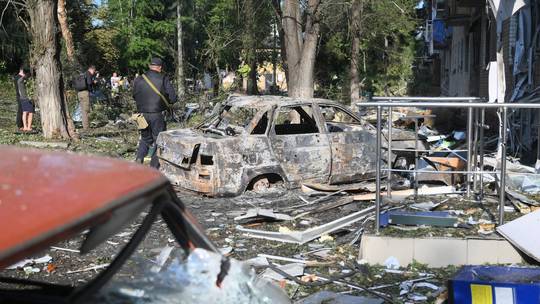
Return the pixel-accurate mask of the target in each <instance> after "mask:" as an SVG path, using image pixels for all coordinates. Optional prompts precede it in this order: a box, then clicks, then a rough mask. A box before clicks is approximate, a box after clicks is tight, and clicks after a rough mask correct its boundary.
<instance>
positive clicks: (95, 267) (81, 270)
mask: <svg viewBox="0 0 540 304" xmlns="http://www.w3.org/2000/svg"><path fill="white" fill-rule="evenodd" d="M107 267H109V263H106V264H100V265H96V266H91V267H86V268H83V269H79V270H71V271H68V272H66V273H67V274H72V273H79V272H86V271H92V270H94V271H96V270H99V269H103V268H107Z"/></svg>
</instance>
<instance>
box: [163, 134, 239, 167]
mask: <svg viewBox="0 0 540 304" xmlns="http://www.w3.org/2000/svg"><path fill="white" fill-rule="evenodd" d="M242 137H243V136H242V135H238V136H219V135H215V134H207V133H203V132H202V131H200V130H197V129H177V130H170V131H165V132H161V133H160V134H159V136H158V139H157V146H158V156H159V157H160V158H162V159H164V160H166V161H168V162H171V163H174V164H176V165H178V166H180V167H183V168H189V167H190V165H191V164H192V163H194V162H195V161H196V160H197V157H198V155H199V153H200V154H205V155H212V156H213V155H216V154H217V153H219V151H222V149H221V147H223V146H224V145H227V146H229V147H235V146H239V144H240V143H241V141H242V139H241V138H242Z"/></svg>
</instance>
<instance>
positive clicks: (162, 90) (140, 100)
mask: <svg viewBox="0 0 540 304" xmlns="http://www.w3.org/2000/svg"><path fill="white" fill-rule="evenodd" d="M162 67H163V62H162V61H161V59H160V58H152V60H151V62H150V65H149V71H148V72H146V73H144V74H143V75H141V76H139V77H137V78H136V79H135V80H134V81H133V98H134V99H135V103H136V105H137V111H138V112H139V113H141V114H142V115H143V117H144V119H145V120H146V122H147V123H148V127H146V128H145V129H142V130H140V131H141V138H140V141H139V148H138V150H137V158H136V161H137V162H140V163H142V162H143V161H144V157H145V156H146V155H147V154H148V153H149V152H150V156H151V158H152V159H151V161H150V166H152V167H154V168H158V167H159V162H158V159H157V156H156V139H157V136H158V134H159V133H160V132H162V131H165V130H166V129H167V126H166V124H165V118H164V116H163V113H162V112H163V111H165V110H166V109H167V107H169V104H172V103H175V102H176V93H175V90H174V88H173V86H172V84H171V81H170V79H169V77H167V76H166V75H164V74H162Z"/></svg>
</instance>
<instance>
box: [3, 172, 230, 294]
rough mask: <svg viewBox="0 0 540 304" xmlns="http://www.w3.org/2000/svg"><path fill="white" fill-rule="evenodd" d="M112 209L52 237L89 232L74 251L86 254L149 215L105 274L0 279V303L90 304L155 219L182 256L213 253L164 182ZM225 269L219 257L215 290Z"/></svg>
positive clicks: (169, 186)
mask: <svg viewBox="0 0 540 304" xmlns="http://www.w3.org/2000/svg"><path fill="white" fill-rule="evenodd" d="M113 204H114V205H115V206H117V207H116V208H113V209H112V210H107V211H106V212H103V214H96V215H95V216H94V218H92V219H91V220H90V221H89V222H85V223H78V224H77V226H76V227H73V228H71V231H68V232H58V233H64V234H63V235H66V234H67V233H70V235H71V236H73V235H75V234H76V233H80V232H81V231H83V230H85V229H86V228H89V229H90V230H89V232H88V233H87V234H86V236H85V239H84V241H83V244H82V246H81V248H80V253H81V254H86V253H88V252H89V251H91V250H93V249H94V248H95V247H96V246H98V245H99V244H101V243H102V242H104V241H106V240H107V239H108V238H109V237H111V236H112V235H114V234H115V233H118V232H119V230H121V228H122V227H123V226H124V225H125V224H126V223H128V222H130V221H131V219H134V218H137V216H139V215H140V214H141V213H142V212H143V211H145V210H149V212H148V214H147V215H146V216H145V217H144V219H143V220H142V222H141V224H140V226H139V228H138V229H137V230H136V231H135V233H134V234H133V235H132V237H131V239H130V240H129V242H128V243H127V244H126V245H125V246H124V247H123V248H122V249H121V250H120V252H119V253H118V254H117V256H116V257H115V258H114V260H113V261H112V262H111V263H110V264H109V266H108V267H107V268H106V269H104V270H103V271H102V272H100V273H99V274H98V275H97V276H95V277H94V278H93V280H92V281H90V282H88V283H86V284H84V285H81V286H66V285H59V284H52V283H47V282H41V281H35V280H29V279H19V278H10V277H0V286H1V287H0V302H1V303H95V299H94V297H95V296H96V295H97V294H98V291H99V290H100V289H101V288H102V287H103V286H104V285H105V284H106V283H107V282H108V281H109V280H110V279H111V278H112V277H113V276H114V275H115V274H116V273H117V272H118V271H119V270H120V268H121V267H122V266H123V265H124V264H125V262H126V261H127V260H128V258H130V256H131V255H132V254H133V253H134V251H135V250H136V248H137V246H138V245H139V244H140V243H141V241H142V240H143V239H144V237H145V236H146V235H147V233H148V231H149V230H150V228H151V226H152V224H153V223H154V222H155V221H156V219H157V218H158V217H159V216H160V215H161V218H162V219H163V220H164V221H165V223H166V224H167V227H168V229H169V230H170V231H171V233H172V234H173V235H174V237H175V239H176V241H177V242H178V243H179V244H180V246H181V247H182V249H184V250H185V251H186V252H187V251H189V250H191V249H194V248H203V249H206V250H210V251H214V252H217V249H216V248H215V247H214V245H213V244H212V243H211V242H210V241H209V240H208V239H207V238H206V236H204V234H203V233H202V232H201V230H200V228H199V227H198V224H197V223H196V220H195V218H194V217H193V216H192V215H191V213H189V212H188V211H187V210H186V209H185V207H184V205H183V203H182V202H181V201H180V200H179V199H178V197H177V196H176V194H175V192H174V190H173V188H172V186H171V185H170V184H169V183H168V182H167V181H164V182H163V183H162V184H161V185H160V186H159V187H157V188H156V187H152V188H151V189H147V190H145V191H143V192H139V193H138V194H136V195H133V194H131V195H127V196H126V197H124V198H122V199H120V200H119V201H117V202H114V203H113ZM148 207H149V208H150V209H148ZM88 226H90V227H88ZM55 240H56V241H61V240H63V239H62V238H61V236H60V235H57V236H55ZM228 267H229V261H228V260H227V259H226V258H223V260H222V266H221V273H220V274H219V276H218V278H217V282H216V284H218V285H219V283H220V282H221V281H222V280H223V279H224V278H225V276H226V274H227V271H228ZM9 286H11V287H9Z"/></svg>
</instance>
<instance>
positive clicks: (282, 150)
mask: <svg viewBox="0 0 540 304" xmlns="http://www.w3.org/2000/svg"><path fill="white" fill-rule="evenodd" d="M157 144H158V150H157V153H158V156H159V159H160V165H161V171H162V172H163V173H164V174H165V175H166V176H167V177H168V178H169V179H170V180H171V181H172V182H173V183H174V184H177V185H179V186H180V187H181V188H184V189H186V190H191V191H195V192H198V193H201V194H205V195H208V196H227V195H239V194H241V193H243V192H244V191H246V190H249V189H253V190H255V191H261V190H264V189H266V188H268V187H270V186H271V184H272V183H277V182H282V183H284V185H285V186H286V187H287V188H293V187H296V186H299V185H300V183H301V182H306V181H310V182H314V183H326V184H340V183H352V182H358V181H362V180H366V179H371V178H373V177H374V168H375V165H376V155H375V152H376V151H375V147H376V140H375V133H374V128H373V126H371V125H370V124H368V123H365V122H362V121H361V120H360V118H358V117H357V116H355V115H354V114H353V113H352V112H351V111H349V110H348V109H347V108H346V107H344V106H342V105H340V104H337V103H335V102H332V101H329V100H323V99H296V98H285V97H276V96H245V97H232V98H230V99H229V100H228V101H226V102H225V103H224V104H223V105H222V106H221V107H220V110H219V111H218V113H217V114H216V115H214V116H212V117H210V118H209V119H207V120H206V121H205V122H203V123H202V124H201V125H199V126H198V127H196V128H193V129H179V130H171V131H167V132H162V133H161V134H160V135H159V137H158V140H157Z"/></svg>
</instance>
